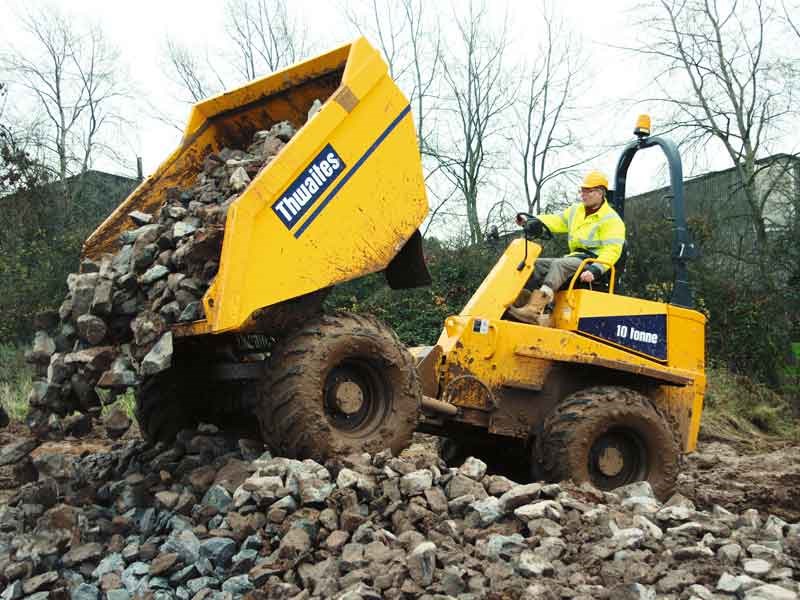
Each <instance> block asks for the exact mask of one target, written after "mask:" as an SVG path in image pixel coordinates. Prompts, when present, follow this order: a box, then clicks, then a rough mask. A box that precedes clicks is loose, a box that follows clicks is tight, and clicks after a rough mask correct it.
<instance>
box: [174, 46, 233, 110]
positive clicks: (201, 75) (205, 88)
mask: <svg viewBox="0 0 800 600" xmlns="http://www.w3.org/2000/svg"><path fill="white" fill-rule="evenodd" d="M165 54H166V57H167V58H166V62H167V76H168V77H170V78H172V77H173V76H174V77H176V78H177V81H178V82H179V85H180V87H181V89H182V90H183V91H184V92H185V93H186V94H188V97H184V101H185V102H188V103H190V104H193V103H195V102H199V101H200V100H203V99H205V98H208V97H209V96H212V95H214V94H217V93H219V92H220V91H222V90H223V89H225V83H224V81H223V79H222V77H221V76H220V75H219V74H218V73H217V71H216V70H214V68H213V65H212V64H211V61H209V60H207V59H206V60H205V61H201V59H200V58H199V57H198V55H197V54H196V53H195V52H192V50H191V49H189V48H188V47H186V46H185V45H183V44H181V43H179V42H177V41H176V40H173V39H170V38H167V40H166V43H165ZM209 76H212V77H213V80H214V81H210V80H209Z"/></svg>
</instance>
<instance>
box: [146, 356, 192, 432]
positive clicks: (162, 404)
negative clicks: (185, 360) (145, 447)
mask: <svg viewBox="0 0 800 600" xmlns="http://www.w3.org/2000/svg"><path fill="white" fill-rule="evenodd" d="M190 381H191V379H190V378H189V377H181V375H180V372H179V371H178V370H177V369H174V368H173V369H167V370H166V371H162V372H161V373H158V374H157V375H154V376H152V377H150V378H148V379H146V380H145V381H144V382H143V383H142V384H141V385H140V386H139V389H138V390H137V392H136V420H137V421H138V422H139V429H140V430H141V432H142V436H143V437H144V438H145V439H146V440H147V441H149V442H153V443H155V442H172V441H173V440H174V439H175V436H176V435H177V434H178V432H179V431H181V430H182V429H191V428H193V427H196V426H197V423H198V419H197V414H196V413H197V407H196V405H195V403H194V402H193V398H192V395H193V394H192V392H193V386H191V385H190V384H189V382H190Z"/></svg>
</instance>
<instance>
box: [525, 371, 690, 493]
mask: <svg viewBox="0 0 800 600" xmlns="http://www.w3.org/2000/svg"><path fill="white" fill-rule="evenodd" d="M537 461H538V464H537ZM680 462H681V444H680V437H679V432H678V429H677V427H676V426H675V423H674V420H673V419H671V418H670V416H669V415H667V414H665V413H664V412H662V411H661V410H659V409H658V408H657V407H656V406H655V405H654V404H653V403H652V402H651V401H650V399H648V398H647V397H645V396H643V395H642V394H640V393H638V392H635V391H633V390H631V389H628V388H622V387H612V386H601V387H593V388H588V389H585V390H581V391H579V392H576V393H574V394H572V395H571V396H569V397H567V398H565V399H564V401H563V402H562V403H560V404H559V405H558V406H557V407H556V408H555V409H554V410H553V412H552V413H551V414H550V415H549V416H548V417H547V419H546V420H545V423H544V427H543V429H542V433H541V435H540V437H539V439H538V440H537V443H536V444H535V456H534V457H533V463H534V467H535V468H534V473H535V474H537V470H538V474H540V475H544V477H545V478H546V479H548V480H550V481H562V480H566V479H572V480H573V481H576V482H581V481H589V482H591V483H592V484H593V485H594V486H595V487H597V488H599V489H602V490H611V489H614V488H617V487H620V486H623V485H626V484H628V483H633V482H635V481H643V480H646V481H648V482H649V483H650V485H651V486H652V488H653V491H654V492H655V494H656V496H657V497H658V498H660V499H661V500H666V499H667V498H669V497H670V496H671V495H672V494H673V492H674V490H675V480H676V477H677V476H678V471H679V469H680Z"/></svg>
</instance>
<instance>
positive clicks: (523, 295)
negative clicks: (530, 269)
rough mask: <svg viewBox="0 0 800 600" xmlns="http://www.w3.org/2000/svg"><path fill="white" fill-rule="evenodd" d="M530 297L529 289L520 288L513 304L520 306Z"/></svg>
mask: <svg viewBox="0 0 800 600" xmlns="http://www.w3.org/2000/svg"><path fill="white" fill-rule="evenodd" d="M530 299H531V291H530V290H527V289H525V288H522V290H521V291H520V293H519V294H517V297H516V299H515V300H514V302H513V304H512V305H513V306H516V307H517V308H522V307H523V306H525V305H526V304H527V303H528V300H530Z"/></svg>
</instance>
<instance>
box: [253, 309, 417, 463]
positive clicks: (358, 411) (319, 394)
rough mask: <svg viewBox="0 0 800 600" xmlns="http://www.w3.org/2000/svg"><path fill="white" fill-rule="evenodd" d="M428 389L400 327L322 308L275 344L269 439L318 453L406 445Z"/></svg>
mask: <svg viewBox="0 0 800 600" xmlns="http://www.w3.org/2000/svg"><path fill="white" fill-rule="evenodd" d="M421 397H422V390H421V386H420V382H419V378H418V377H417V373H416V371H415V369H414V362H413V359H412V358H411V355H410V354H409V353H408V351H407V350H406V349H405V347H404V346H403V345H402V344H401V343H400V340H399V339H398V338H397V336H396V335H395V334H394V332H393V331H392V330H391V329H390V328H389V327H387V326H386V325H384V324H383V323H381V322H380V321H378V320H377V319H375V318H373V317H371V316H366V315H355V314H349V313H336V314H333V315H323V316H320V317H318V318H316V319H314V320H312V321H310V322H309V323H307V324H306V325H304V326H303V327H301V328H300V329H298V330H297V331H295V332H294V333H293V334H290V335H289V337H287V338H286V339H285V340H283V341H281V342H279V343H278V344H277V345H276V347H275V348H274V349H273V352H272V355H271V357H270V361H269V368H268V376H267V378H266V379H265V381H264V382H263V383H262V388H261V390H260V392H259V406H258V408H257V413H258V418H259V423H260V426H261V432H262V435H263V437H264V440H265V441H266V442H267V443H268V444H269V445H270V446H272V447H273V448H275V449H276V450H278V451H280V452H282V453H285V454H286V455H287V456H290V457H296V458H313V459H315V460H318V461H322V460H325V459H326V458H328V457H330V456H336V455H345V454H351V453H354V452H370V453H375V452H379V451H381V450H383V449H384V448H390V449H391V451H392V452H393V453H394V454H397V453H398V452H399V451H400V450H402V449H403V448H405V447H406V446H407V445H408V444H409V442H410V441H411V435H412V434H413V432H414V428H415V427H416V424H417V418H418V414H419V407H420V400H421Z"/></svg>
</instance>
